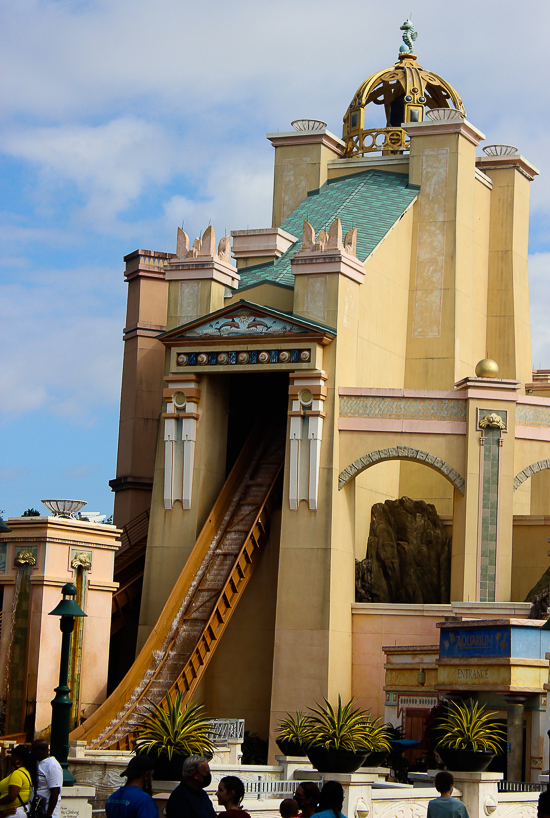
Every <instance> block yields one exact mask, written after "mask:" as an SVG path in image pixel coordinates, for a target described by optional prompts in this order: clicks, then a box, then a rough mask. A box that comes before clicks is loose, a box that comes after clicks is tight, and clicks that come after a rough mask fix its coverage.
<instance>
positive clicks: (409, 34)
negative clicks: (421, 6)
mask: <svg viewBox="0 0 550 818" xmlns="http://www.w3.org/2000/svg"><path fill="white" fill-rule="evenodd" d="M399 31H402V32H403V42H404V43H405V45H402V46H401V47H400V49H399V53H400V54H412V53H413V43H414V41H415V40H416V38H417V37H418V31H416V29H415V27H414V26H413V24H412V23H411V21H410V20H405V22H404V23H403V25H402V26H400V28H399Z"/></svg>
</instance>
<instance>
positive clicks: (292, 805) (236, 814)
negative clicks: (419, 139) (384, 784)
mask: <svg viewBox="0 0 550 818" xmlns="http://www.w3.org/2000/svg"><path fill="white" fill-rule="evenodd" d="M121 775H122V776H123V777H125V778H126V779H127V781H126V784H125V785H124V786H123V787H120V788H119V789H118V790H116V792H114V793H113V794H112V795H111V796H110V797H109V799H108V801H107V804H106V805H105V812H106V815H107V818H158V808H157V805H156V804H155V802H154V800H153V798H152V797H151V796H152V776H153V762H152V760H151V759H150V758H149V757H148V756H135V757H134V758H132V759H131V761H130V763H129V764H128V766H127V768H126V769H125V770H124V772H122V773H121ZM211 783H212V774H211V772H210V765H209V763H208V759H207V758H204V757H202V756H190V757H189V758H186V759H185V761H184V762H183V769H182V775H181V783H180V784H178V786H177V787H176V788H175V789H174V790H173V792H172V793H171V795H170V798H169V799H168V803H167V805H166V810H165V813H166V818H218V815H217V814H216V810H215V809H214V806H213V804H212V801H211V800H210V798H209V797H208V795H207V793H206V789H207V788H208V787H209V786H210V784H211ZM216 798H217V801H218V805H219V806H220V807H222V808H223V811H220V813H219V818H250V815H249V813H248V812H246V811H245V810H244V809H243V807H242V801H243V798H244V784H243V782H242V781H241V779H240V778H238V777H237V776H236V775H226V776H224V777H223V778H221V779H220V781H219V784H218V789H217V790H216ZM343 803H344V790H343V788H342V785H341V784H340V783H339V782H338V781H327V782H326V783H325V784H324V786H323V787H322V789H321V790H319V787H318V786H317V784H315V783H314V782H313V781H302V782H301V783H300V784H298V785H297V787H296V792H295V793H294V797H293V798H285V799H283V801H282V802H281V804H280V807H279V812H280V813H281V818H312V816H313V815H315V818H346V817H345V815H343V813H342V805H343Z"/></svg>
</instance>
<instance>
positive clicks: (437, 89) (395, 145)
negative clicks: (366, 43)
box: [343, 20, 466, 156]
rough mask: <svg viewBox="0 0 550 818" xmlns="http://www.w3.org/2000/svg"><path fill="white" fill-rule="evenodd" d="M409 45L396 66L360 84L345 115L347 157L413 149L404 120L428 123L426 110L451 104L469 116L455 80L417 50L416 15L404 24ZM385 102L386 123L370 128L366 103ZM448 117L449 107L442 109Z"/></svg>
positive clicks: (405, 36)
mask: <svg viewBox="0 0 550 818" xmlns="http://www.w3.org/2000/svg"><path fill="white" fill-rule="evenodd" d="M401 31H403V42H404V45H402V46H401V48H400V49H399V52H400V53H399V59H398V61H397V62H396V63H395V65H392V66H391V68H385V69H384V70H383V71H378V72H377V73H376V74H373V75H372V76H371V77H369V78H368V79H366V80H365V82H364V83H363V84H362V85H360V86H359V88H358V89H357V92H356V93H355V95H354V97H353V99H352V101H351V103H350V106H349V108H348V110H347V111H346V114H345V116H344V134H343V139H344V141H345V142H346V156H356V155H360V156H362V155H363V154H365V153H371V152H373V151H382V153H384V154H395V153H402V152H403V151H404V150H407V148H408V137H407V134H406V133H405V131H404V130H403V128H401V124H402V123H403V122H423V121H424V119H425V116H424V114H425V110H426V108H428V109H432V110H434V109H439V110H441V109H447V110H448V112H449V115H450V112H451V111H454V112H456V113H455V116H457V117H465V116H466V111H465V109H464V105H463V104H462V100H461V99H460V97H459V95H458V93H457V92H456V91H455V89H454V88H453V86H452V85H450V84H449V83H448V82H447V81H446V80H444V79H443V78H442V77H440V76H438V74H434V73H433V72H431V71H425V70H424V68H422V66H421V65H418V63H417V62H416V56H415V55H414V54H413V53H412V45H413V42H414V41H415V40H416V38H417V36H418V35H417V32H416V31H415V29H414V26H413V24H412V23H411V21H410V20H405V22H404V23H403V25H402V26H401ZM371 102H372V103H374V105H383V106H384V108H385V111H386V127H385V128H368V129H365V106H366V105H368V104H369V103H371ZM442 113H443V116H441V117H440V118H444V112H443V111H442Z"/></svg>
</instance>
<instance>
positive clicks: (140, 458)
mask: <svg viewBox="0 0 550 818" xmlns="http://www.w3.org/2000/svg"><path fill="white" fill-rule="evenodd" d="M167 298H168V284H167V283H166V281H164V279H162V278H148V277H147V276H140V275H138V276H137V277H136V278H133V279H131V280H130V281H129V282H128V302H127V311H126V328H127V329H128V330H131V328H133V327H134V326H135V325H136V324H145V325H150V326H153V327H158V328H159V329H158V330H157V331H161V330H162V328H164V327H165V326H166V304H167ZM137 332H138V333H139V334H136V333H135V332H134V333H132V334H130V335H129V337H127V338H126V339H125V342H124V358H123V367H122V388H121V397H120V422H119V436H118V455H117V469H116V476H117V478H127V479H128V478H130V479H131V478H142V479H144V480H145V485H146V487H145V488H141V489H140V488H134V487H128V488H124V487H122V488H121V490H118V491H117V492H116V493H115V507H114V520H115V523H116V525H118V526H124V525H126V524H127V523H128V522H130V520H133V519H134V517H137V516H138V515H139V514H141V513H142V512H143V511H145V510H146V509H147V508H149V506H150V504H151V482H150V481H152V478H153V471H154V464H155V450H156V438H157V432H158V419H159V406H160V401H161V398H162V385H163V384H162V375H163V368H164V354H165V353H164V347H163V345H162V344H161V343H160V341H158V340H157V339H156V338H155V337H154V332H152V333H149V332H148V331H143V330H139V329H138V331H137ZM144 333H146V334H144ZM132 482H133V483H134V484H135V482H136V481H135V480H133V481H132Z"/></svg>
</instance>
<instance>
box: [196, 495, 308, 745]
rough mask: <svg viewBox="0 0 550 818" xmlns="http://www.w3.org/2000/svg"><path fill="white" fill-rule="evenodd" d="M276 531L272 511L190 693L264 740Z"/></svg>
mask: <svg viewBox="0 0 550 818" xmlns="http://www.w3.org/2000/svg"><path fill="white" fill-rule="evenodd" d="M280 534H281V513H280V511H275V512H273V514H272V517H271V530H270V535H269V541H268V543H267V544H266V545H265V546H264V549H263V552H262V556H261V558H260V561H259V563H258V565H257V566H256V568H255V569H254V573H253V574H252V577H251V579H250V581H249V583H248V585H247V587H246V589H245V591H244V593H243V596H242V598H241V599H240V601H239V604H238V606H237V608H236V609H235V612H234V613H233V616H232V617H231V619H230V621H229V624H228V625H227V628H226V630H225V632H224V635H223V639H222V640H221V641H220V644H219V645H218V647H217V648H216V652H215V653H214V655H213V657H212V659H211V661H210V664H209V665H208V668H207V669H206V673H205V675H204V679H203V681H202V683H201V689H200V691H198V692H197V695H196V696H195V698H196V699H197V700H200V701H203V702H204V704H205V707H206V712H207V713H209V714H211V715H212V716H215V717H216V718H235V719H244V720H245V725H246V729H247V730H249V731H250V732H252V733H258V735H260V736H262V737H263V738H267V736H268V733H269V712H270V705H271V682H272V662H273V647H274V639H275V607H276V602H277V573H278V563H279V545H280ZM295 658H296V657H295Z"/></svg>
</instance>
